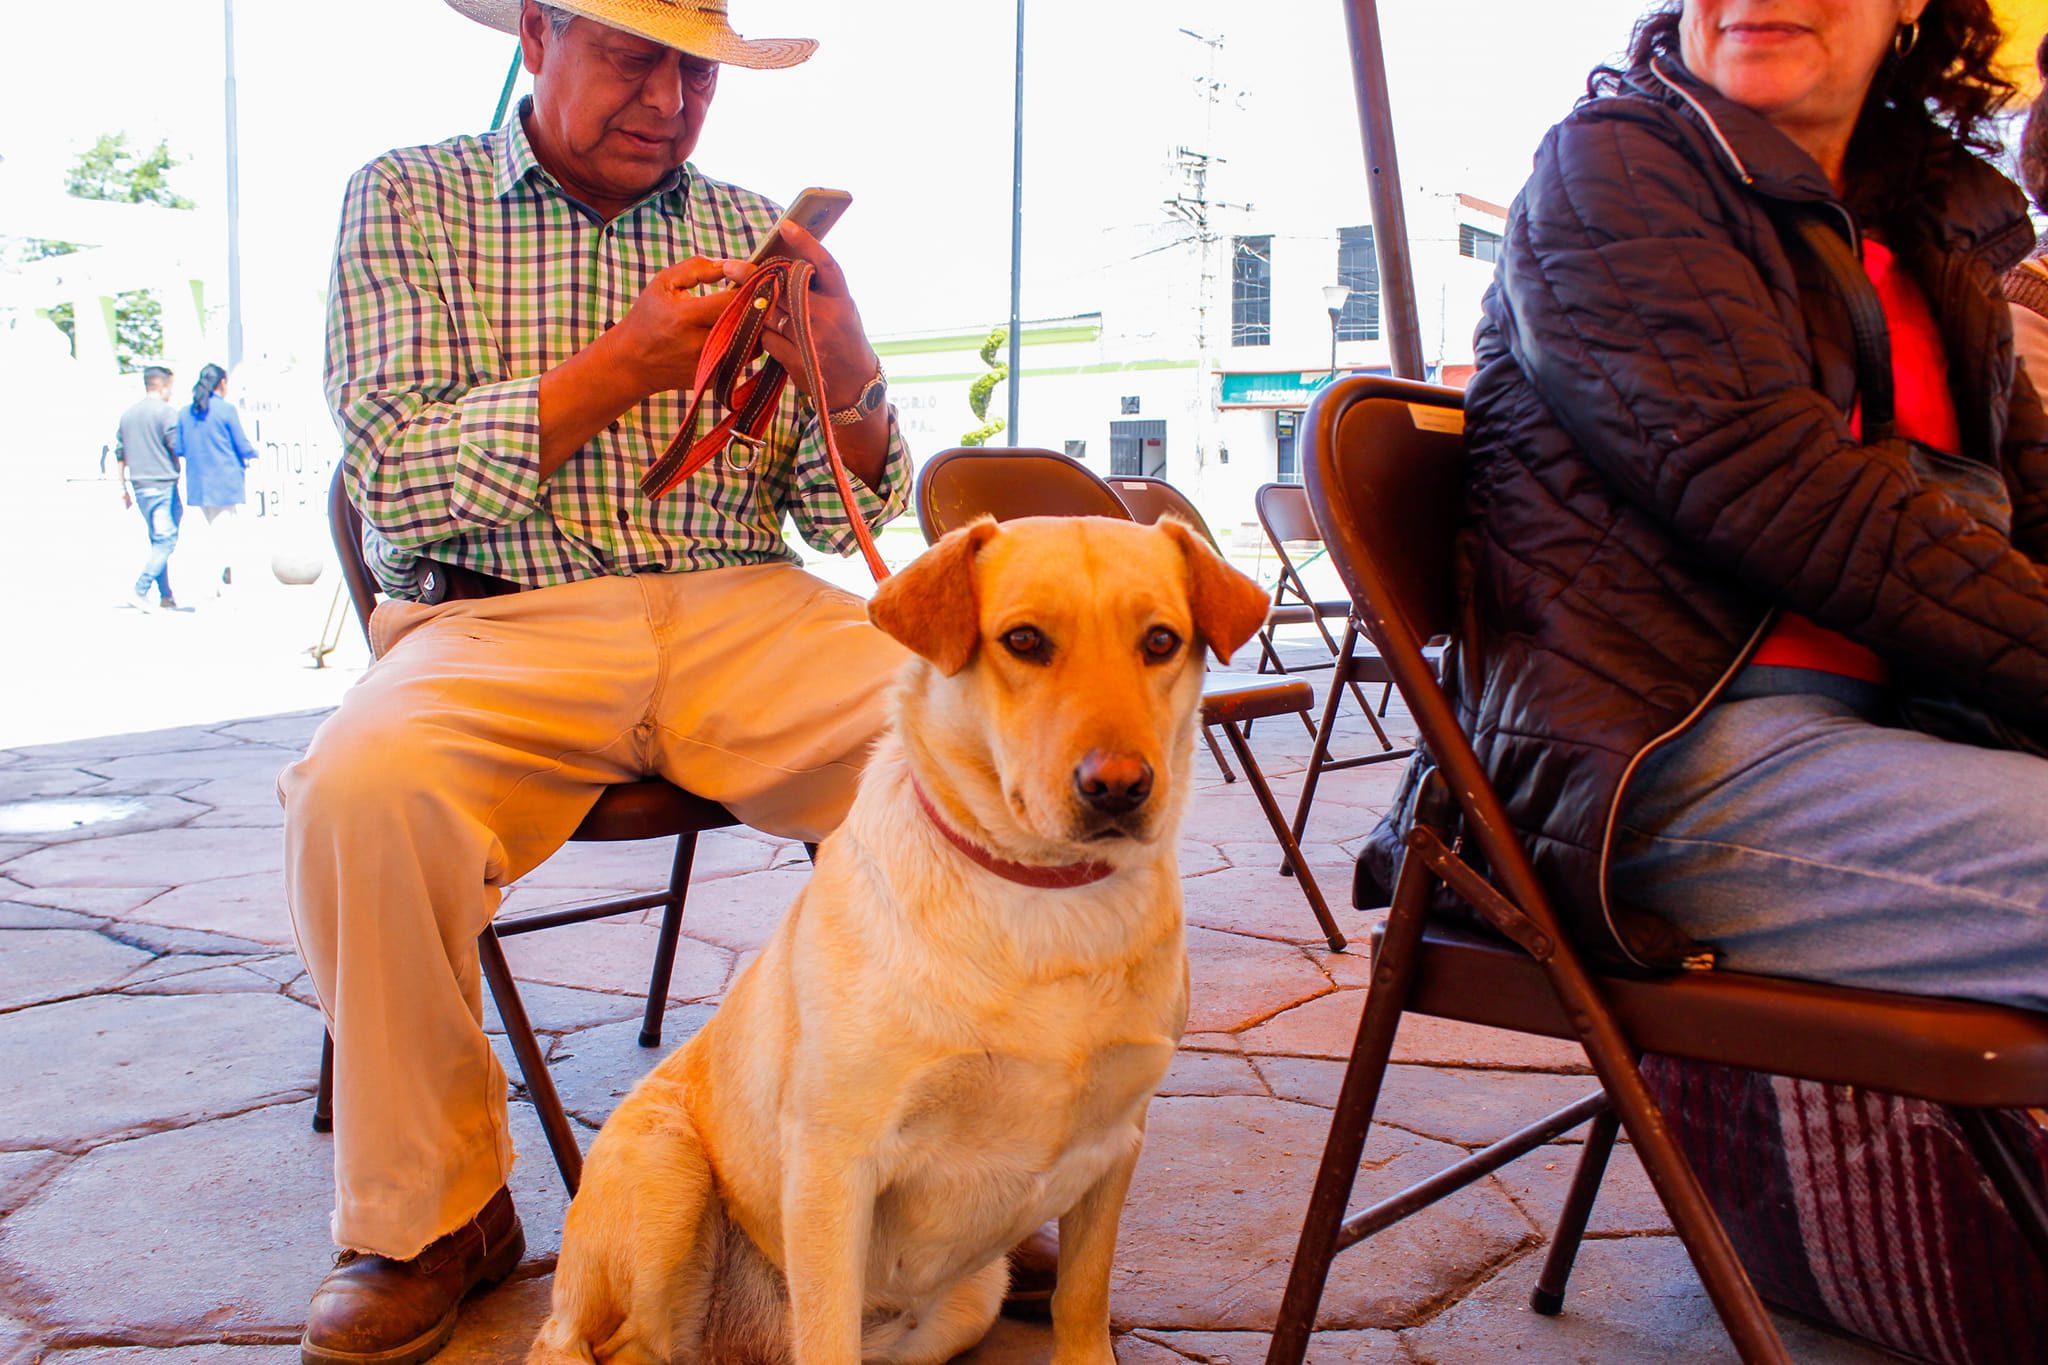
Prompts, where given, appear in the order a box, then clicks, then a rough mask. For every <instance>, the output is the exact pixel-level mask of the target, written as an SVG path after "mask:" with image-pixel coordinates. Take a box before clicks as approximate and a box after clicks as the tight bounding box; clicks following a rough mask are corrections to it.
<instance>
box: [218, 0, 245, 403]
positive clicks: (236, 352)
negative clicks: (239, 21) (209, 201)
mask: <svg viewBox="0 0 2048 1365" xmlns="http://www.w3.org/2000/svg"><path fill="white" fill-rule="evenodd" d="M222 8H223V10H224V12H225V13H224V25H223V31H224V32H225V34H226V38H227V69H228V74H227V81H226V85H227V100H228V115H227V124H228V368H229V369H230V370H232V369H234V368H235V367H236V366H237V365H240V364H241V363H242V172H241V151H240V148H239V147H238V145H237V144H238V137H237V133H236V120H235V0H222Z"/></svg>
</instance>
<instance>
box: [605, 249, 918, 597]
mask: <svg viewBox="0 0 2048 1365" xmlns="http://www.w3.org/2000/svg"><path fill="white" fill-rule="evenodd" d="M813 273H814V272H813V270H812V268H811V263H810V262H809V261H799V260H790V259H777V260H772V261H769V262H767V263H766V264H764V265H762V266H761V268H760V269H758V270H756V271H755V272H754V273H753V274H752V275H750V276H748V277H747V280H746V282H745V283H743V284H741V285H740V287H739V288H738V289H736V290H734V291H733V297H732V301H731V302H730V303H728V304H726V306H725V311H724V312H723V313H720V314H719V315H718V321H717V322H716V323H714V324H713V325H712V328H711V335H710V337H709V338H708V339H707V340H706V341H705V343H704V352H703V354H702V355H701V356H699V357H698V359H697V380H696V392H695V393H693V394H692V395H691V396H690V410H689V411H688V412H687V413H686V414H684V416H683V426H682V430H680V431H678V432H677V433H676V435H675V439H674V440H672V441H670V442H669V443H668V448H667V449H666V450H664V451H663V452H662V453H661V458H660V459H658V460H656V461H655V462H654V463H653V465H651V466H650V467H649V468H648V470H647V472H646V473H645V474H642V475H641V476H640V491H641V492H642V493H645V494H646V495H647V496H648V497H649V498H659V497H662V496H663V495H664V494H666V493H668V492H670V491H671V490H673V489H674V488H675V486H676V485H677V484H679V483H681V482H682V481H683V480H684V479H687V478H689V477H690V475H692V474H694V473H696V472H697V471H698V470H699V469H701V468H703V467H704V466H705V465H706V464H709V463H710V462H711V461H712V460H714V459H716V458H717V457H718V456H720V455H722V454H724V453H725V451H726V450H727V449H728V448H729V447H730V446H731V445H732V443H733V442H735V441H738V442H740V443H741V444H743V445H745V446H747V447H748V448H749V450H750V451H754V452H758V450H759V448H760V446H761V443H762V440H763V436H762V433H763V432H765V431H766V430H767V429H768V424H769V422H771V421H773V420H774V417H775V411H776V409H777V408H778V407H779V406H780V405H781V402H782V390H783V386H784V385H785V384H786V383H787V382H788V380H789V374H788V372H787V371H786V370H784V369H783V368H782V366H781V364H780V363H779V362H777V361H776V360H775V359H773V358H772V357H770V356H768V355H767V354H766V353H765V350H764V348H763V347H762V345H761V334H762V333H763V332H764V331H765V330H767V326H768V318H769V315H770V314H771V313H772V312H773V311H774V310H775V307H776V305H778V304H780V305H781V306H782V307H783V309H784V310H785V311H786V312H787V313H788V315H789V330H790V337H789V339H790V340H791V341H792V342H794V343H795V345H796V348H797V352H798V354H799V355H801V356H802V357H803V365H804V378H805V380H806V382H807V386H808V387H809V389H810V392H811V394H812V395H813V399H814V403H815V406H816V407H817V410H818V431H819V434H820V435H822V436H823V437H824V440H825V456H826V458H827V459H828V460H829V461H830V462H831V465H832V481H833V483H835V484H836V485H838V488H839V500H840V502H841V503H842V504H843V505H844V506H845V508H846V519H847V520H848V521H849V522H851V523H852V524H853V534H854V539H856V540H858V541H859V542H860V551H861V555H862V556H863V557H864V558H865V559H866V560H867V563H868V572H870V573H872V574H873V575H874V576H875V581H876V582H877V583H879V582H881V581H882V580H883V579H885V578H887V577H888V576H889V568H888V566H887V565H885V564H884V563H882V556H881V552H880V551H878V550H876V549H875V537H874V534H873V533H872V532H871V531H869V530H868V524H867V522H866V521H865V520H864V519H863V518H862V517H861V515H860V512H859V509H858V508H857V507H856V505H855V503H854V499H853V483H852V481H851V479H850V478H849V477H848V476H847V473H846V462H845V461H844V460H842V459H841V458H840V455H839V439H838V437H837V436H835V435H834V434H833V424H832V418H831V416H830V414H829V413H827V412H826V410H825V381H824V376H823V373H822V372H821V370H820V368H819V365H818V348H817V343H816V341H815V340H814V339H813V338H812V336H811V299H810V294H811V276H812V274H813ZM757 359H758V360H759V361H760V362H761V363H760V365H759V366H758V367H757V368H755V369H754V370H753V371H752V373H751V374H749V373H748V367H749V366H751V365H753V363H754V361H755V360H757ZM742 376H744V378H742ZM707 395H708V396H709V397H711V398H712V399H714V400H715V401H716V402H717V403H718V405H719V406H720V407H722V408H724V409H725V416H724V417H723V418H721V419H720V420H719V422H718V425H716V426H714V427H712V428H711V430H709V431H707V432H705V433H704V435H703V437H702V438H700V439H698V440H696V441H692V440H691V439H690V433H691V432H693V431H695V430H696V429H697V413H698V411H699V410H700V409H701V408H702V407H703V405H704V400H705V398H706V396H707ZM749 460H750V462H751V455H750V456H749Z"/></svg>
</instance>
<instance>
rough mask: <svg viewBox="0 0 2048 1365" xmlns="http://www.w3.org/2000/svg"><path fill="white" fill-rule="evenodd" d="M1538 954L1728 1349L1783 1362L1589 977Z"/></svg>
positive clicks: (1724, 1235) (1772, 1330)
mask: <svg viewBox="0 0 2048 1365" xmlns="http://www.w3.org/2000/svg"><path fill="white" fill-rule="evenodd" d="M1539 960H1541V961H1542V962H1543V966H1544V969H1545V974H1546V975H1547V976H1549V978H1550V984H1551V987H1552V989H1553V990H1555V991H1556V992H1557V1001H1558V1004H1559V1005H1560V1006H1562V1007H1563V1009H1564V1012H1565V1016H1566V1017H1567V1018H1568V1019H1570V1020H1571V1021H1572V1023H1573V1026H1574V1029H1575V1030H1576V1032H1577V1034H1578V1040H1579V1045H1580V1046H1581V1047H1583V1048H1585V1050H1586V1058H1587V1060H1588V1061H1590V1062H1592V1064H1593V1074H1594V1075H1596V1076H1598V1077H1599V1078H1600V1084H1601V1086H1602V1087H1603V1088H1605V1090H1606V1091H1607V1098H1608V1100H1609V1101H1610V1102H1611V1103H1612V1104H1613V1105H1614V1111H1615V1114H1616V1115H1617V1117H1619V1118H1620V1120H1621V1126H1622V1128H1623V1129H1624V1130H1626V1131H1627V1133H1628V1136H1629V1141H1630V1142H1632V1143H1633V1144H1635V1149H1636V1157H1637V1159H1638V1160H1640V1161H1641V1162H1642V1163H1643V1173H1644V1174H1645V1175H1647V1176H1648V1177H1649V1178H1650V1184H1651V1186H1652V1187H1653V1188H1654V1189H1655V1190H1656V1191H1657V1198H1658V1199H1659V1200H1660V1201H1661V1202H1662V1203H1663V1205H1664V1211H1665V1212H1666V1213H1667V1214H1669V1215H1670V1216H1671V1226H1672V1230H1673V1231H1675V1232H1676V1233H1677V1234H1678V1240H1679V1241H1680V1242H1682V1243H1684V1245H1685V1251H1686V1254H1687V1255H1688V1256H1690V1257H1691V1258H1692V1264H1693V1269H1694V1270H1695V1271H1697V1272H1698V1273H1699V1277H1700V1283H1701V1284H1703V1285H1704V1286H1705V1287H1706V1290H1707V1297H1708V1298H1709V1299H1710V1300H1712V1302H1713V1305H1714V1311H1715V1312H1716V1313H1717V1314H1719V1316H1720V1318H1721V1325H1722V1326H1723V1327H1725V1328H1727V1330H1728V1336H1729V1338H1730V1339H1731V1340H1732V1341H1733V1342H1734V1343H1735V1350H1736V1353H1737V1354H1738V1355H1740V1356H1741V1357H1742V1359H1743V1360H1744V1361H1745V1362H1757V1361H1768V1362H1773V1363H1774V1365H1776V1363H1777V1362H1787V1363H1789V1361H1790V1360H1791V1357H1790V1356H1788V1355H1786V1354H1785V1343H1784V1341H1783V1340H1782V1339H1780V1338H1779V1336H1778V1329H1777V1327H1776V1326H1775V1325H1774V1324H1773V1323H1772V1322H1771V1317H1770V1314H1769V1313H1767V1312H1765V1311H1764V1305H1763V1300H1762V1299H1759V1298H1758V1297H1757V1294H1756V1286H1755V1285H1753V1284H1751V1283H1750V1281H1749V1272H1748V1271H1746V1270H1744V1269H1743V1268H1742V1261H1741V1260H1740V1259H1739V1258H1738V1257H1737V1256H1736V1254H1735V1246H1734V1244H1733V1243H1732V1242H1730V1241H1729V1240H1728V1229H1727V1228H1725V1227H1723V1226H1722V1225H1721V1220H1720V1218H1719V1217H1718V1216H1716V1215H1715V1213H1714V1209H1713V1206H1712V1205H1711V1204H1709V1203H1708V1202H1707V1194H1706V1191H1705V1190H1703V1189H1701V1188H1700V1182H1699V1176H1698V1175H1697V1174H1696V1173H1695V1172H1694V1171H1693V1168H1692V1163H1691V1162H1689V1161H1688V1160H1686V1156H1685V1153H1684V1151H1683V1150H1681V1149H1680V1147H1679V1145H1678V1139H1677V1138H1676V1137H1675V1136H1673V1134H1672V1131H1671V1126H1670V1125H1669V1124H1668V1123H1666V1122H1665V1120H1664V1114H1663V1111H1661V1110H1660V1109H1658V1107H1657V1102H1656V1100H1654V1099H1652V1098H1651V1096H1650V1091H1649V1087H1648V1086H1647V1085H1645V1084H1644V1083H1643V1073H1642V1071H1641V1070H1640V1069H1639V1066H1638V1062H1637V1058H1636V1055H1635V1052H1634V1050H1633V1049H1632V1048H1631V1047H1630V1046H1629V1043H1628V1040H1627V1038H1626V1037H1624V1036H1623V1035H1622V1032H1621V1029H1620V1026H1619V1025H1618V1024H1616V1022H1615V1020H1614V1016H1613V1015H1612V1014H1611V1013H1610V1012H1609V1011H1608V1010H1607V1008H1606V1005H1605V1004H1604V1002H1602V1001H1601V999H1600V996H1599V992H1598V991H1597V990H1596V989H1595V987H1594V985H1593V983H1592V980H1591V978H1589V977H1588V976H1587V975H1586V973H1585V969H1584V968H1583V967H1581V966H1580V965H1579V964H1578V962H1577V961H1576V959H1572V958H1566V957H1550V958H1547V959H1539Z"/></svg>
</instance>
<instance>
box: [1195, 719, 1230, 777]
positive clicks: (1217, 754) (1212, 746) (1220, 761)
mask: <svg viewBox="0 0 2048 1365" xmlns="http://www.w3.org/2000/svg"><path fill="white" fill-rule="evenodd" d="M1202 738H1203V739H1205V740H1207V741H1208V742H1209V756H1210V757H1211V758H1213V759H1215V760H1216V766H1217V767H1218V768H1221V769H1222V770H1223V780H1224V781H1225V782H1235V781H1237V774H1236V773H1234V772H1232V771H1231V770H1230V760H1229V759H1227V758H1225V757H1224V756H1223V746H1222V745H1220V744H1218V743H1217V742H1216V727H1214V726H1213V725H1204V726H1203V727H1202Z"/></svg>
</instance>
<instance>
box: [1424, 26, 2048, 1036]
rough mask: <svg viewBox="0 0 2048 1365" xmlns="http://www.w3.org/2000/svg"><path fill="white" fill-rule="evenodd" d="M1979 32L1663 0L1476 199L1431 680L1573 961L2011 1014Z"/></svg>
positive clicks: (2013, 646) (2022, 642)
mask: <svg viewBox="0 0 2048 1365" xmlns="http://www.w3.org/2000/svg"><path fill="white" fill-rule="evenodd" d="M1998 39H1999V34H1998V30H1997V27H1996V24H1995V23H1994V21H1993V20H1992V18H1991V16H1990V13H1989V10H1988V7H1987V5H1986V3H1985V0H1684V4H1683V6H1682V8H1679V7H1672V8H1670V9H1669V10H1668V11H1663V12H1658V13H1655V14H1652V15H1651V16H1649V17H1648V18H1646V19H1645V20H1644V21H1643V22H1642V24H1640V25H1639V26H1638V29H1637V33H1636V37H1635V41H1634V44H1633V50H1632V52H1631V57H1630V62H1629V66H1628V69H1627V70H1625V71H1622V70H1612V69H1604V68H1603V69H1602V70H1601V71H1598V72H1596V73H1595V75H1594V80H1593V82H1592V85H1591V88H1590V91H1589V96H1588V98H1587V100H1586V101H1585V102H1584V103H1582V104H1581V105H1580V107H1579V108H1578V109H1577V110H1576V111H1575V112H1574V113H1573V114H1572V115H1571V117H1569V118H1568V119H1566V120H1565V121H1564V122H1563V123H1561V124H1559V125H1558V126H1557V127H1556V128H1555V129H1553V130H1552V131H1551V133H1550V134H1549V136H1548V137H1547V139H1546V140H1545V141H1544V143H1543V145H1542V147H1541V149H1540V150H1539V152H1538V154H1537V157H1536V161H1535V167H1534V173H1533V174H1532V176H1531V177H1530V179H1529V182H1528V184H1527V186H1526V187H1525V188H1524V189H1523V191H1522V193H1521V195H1520V196H1519V197H1518V198H1517V200H1516V202H1515V205H1514V208H1513V210H1512V212H1511V214H1510V217H1509V222H1508V231H1507V239H1506V241H1505V242H1504V243H1503V250H1502V255H1501V258H1500V264H1499V267H1498V274H1497V276H1496V280H1495V284H1494V286H1493V288H1492V290H1491V291H1490V292H1489V294H1488V296H1487V299H1486V304H1485V318H1484V321H1483V322H1482V324H1481V326H1480V329H1479V337H1478V350H1479V361H1480V369H1479V373H1478V374H1477V376H1476V377H1475V379H1474V381H1473V383H1472V386H1471V389H1470V392H1469V394H1468V398H1467V412H1468V425H1467V434H1468V440H1469V444H1470V448H1471V451H1472V456H1473V460H1474V483H1473V491H1472V507H1471V511H1472V514H1473V518H1474V525H1473V528H1472V530H1471V532H1470V533H1469V535H1468V539H1467V542H1466V544H1465V547H1464V548H1465V565H1466V571H1467V573H1468V574H1469V578H1468V579H1467V581H1466V582H1465V584H1464V587H1465V589H1466V592H1467V594H1468V604H1469V605H1468V616H1469V617H1470V618H1471V624H1470V628H1469V630H1468V632H1467V638H1466V639H1465V640H1464V641H1463V643H1462V652H1461V654H1460V655H1459V656H1458V657H1457V658H1456V659H1455V660H1454V663H1453V674H1452V676H1453V681H1454V684H1455V692H1456V695H1457V697H1458V699H1459V706H1460V710H1461V713H1462V719H1463V720H1464V721H1465V723H1466V725H1467V726H1468V728H1469V730H1470V732H1471V733H1472V735H1473V737H1474V741H1475V745H1476V747H1477V748H1478V750H1479V753H1480V757H1481V759H1482V760H1483V761H1484V762H1485V763H1486V764H1487V765H1488V768H1489V771H1490V772H1491V773H1492V775H1493V777H1494V780H1495V782H1496V785H1498V786H1499V787H1500V789H1501V791H1502V793H1503V795H1504V796H1505V797H1506V798H1507V799H1508V802H1509V805H1510V808H1511V811H1512V812H1513V814H1514V816H1515V819H1516V821H1517V824H1518V825H1519V826H1520V828H1521V830H1522V832H1523V834H1524V836H1525V837H1526V838H1527V840H1528V841H1529V844H1530V847H1531V849H1532V852H1533V853H1534V854H1535V857H1536V859H1537V863H1538V866H1539V868H1540V869H1541V871H1542V872H1543V874H1544V876H1545V878H1546V880H1547V882H1548V884H1549V886H1550V888H1551V890H1552V892H1553V894H1555V895H1556V896H1557V897H1558V899H1559V901H1560V908H1561V909H1562V910H1563V911H1564V912H1565V913H1566V914H1567V915H1576V916H1577V927H1578V929H1579V930H1580V931H1581V937H1582V938H1584V939H1585V940H1586V941H1587V942H1589V943H1590V944H1591V945H1592V946H1593V947H1594V948H1595V949H1596V950H1598V951H1601V952H1602V953H1603V954H1604V955H1605V956H1606V957H1608V958H1609V959H1610V960H1611V961H1614V962H1617V963H1620V964H1623V965H1633V966H1636V967H1640V968H1649V969H1657V968H1671V967H1676V966H1681V965H1684V966H1693V967H1703V966H1708V965H1711V964H1712V963H1714V962H1716V961H1718V962H1721V963H1724V964H1725V965H1727V966H1729V967H1731V968H1735V969H1738V970H1742V971H1750V972H1759V973H1765V974H1771V975H1783V976H1798V977H1807V978H1812V979H1819V980H1828V981H1836V982H1844V983H1849V984H1856V985H1864V986H1870V987H1877V988H1884V989H1892V990H1902V991H1912V992H1920V993H1931V994H1942V995H1957V996H1967V997H1975V998H1979V999H1986V1000H1994V1001H2003V1002H2007V1003H2011V1004H2016V1005H2021V1006H2025V1007H2029V1008H2034V1009H2048V759H2044V758H2043V757H2041V756H2040V753H2041V750H2040V748H2039V747H2038V746H2039V745H2040V743H2041V741H2042V739H2043V737H2044V736H2048V567H2044V564H2048V421H2044V418H2043V414H2042V409H2041V405H2040V402H2039V401H2038V400H2037V398H2036V396H2035V394H2034V390H2033V387H2032V385H2031V384H2030V383H2029V382H2028V381H2027V379H2026V377H2025V376H2024V374H2019V375H2016V374H2015V370H2014V363H2013V348H2012V329H2011V323H2010V319H2009V317H2008V314H2007V310H2006V307H2005V304H2004V302H2003V300H2002V298H2001V297H2000V295H1999V292H1998V276H1999V273H2000V272H2001V271H2003V270H2005V269H2006V268H2008V267H2010V266H2011V265H2012V264H2014V263H2015V262H2016V261H2018V260H2019V259H2021V258H2022V257H2023V256H2024V255H2025V254H2026V252H2027V250H2028V248H2029V247H2030V246H2031V245H2032V241H2033V233H2032V230H2031V228H2030V227H2029V225H2028V222H2027V217H2026V212H2025V210H2026V205H2025V202H2024V200H2023V199H2022V197H2021V196H2020V194H2019V193H2018V191H2017V190H2016V189H2015V188H2014V187H2013V186H2012V185H2011V184H2010V183H2009V182H2008V181H2007V180H2005V179H2004V178H2003V177H2002V176H2000V175H1999V174H1997V173H1996V172H1995V171H1994V170H1992V169H1991V167H1990V166H1989V165H1988V164H1986V163H1985V162H1984V161H1983V160H1982V159H1980V157H1979V156H1978V155H1977V154H1976V153H1978V152H1981V151H1984V150H1986V149H1987V148H1988V144H1987V142H1986V141H1985V133H1986V130H1987V128H1988V119H1989V118H1990V116H1991V115H1993V114H1995V113H1996V111H1997V110H1998V108H1999V107H2000V106H2001V104H2002V103H2003V102H2004V101H2005V100H2006V99H2007V98H2008V97H2009V96H2010V95H2011V94H2012V90H2011V88H2010V87H2009V86H2008V85H2006V84H2005V83H2004V82H2003V81H2002V80H2001V79H1999V78H1998V77H1997V76H1996V75H1995V74H1994V70H1993V67H1992V54H1993V52H1994V50H1995V48H1996V46H1997V43H1998ZM1859 309H1861V310H1863V315H1864V316H1865V317H1866V318H1868V317H1869V316H1871V315H1872V314H1873V313H1876V312H1878V310H1881V316H1882V319H1883V322H1884V324H1885V326H1884V328H1883V329H1882V330H1883V331H1886V332H1888V334H1889V337H1888V340H1889V347H1888V350H1889V354H1888V356H1887V355H1886V354H1885V350H1886V348H1885V346H1884V342H1883V338H1882V337H1880V338H1879V339H1878V340H1877V342H1876V343H1875V345H1874V346H1873V344H1872V343H1870V342H1868V341H1866V343H1865V344H1864V345H1863V347H1862V348H1861V352H1860V354H1861V360H1860V363H1859V346H1858V342H1857V332H1856V327H1855V319H1856V318H1857V316H1858V310H1859ZM1859 369H1860V370H1861V373H1860V374H1859ZM1887 372H1888V373H1889V376H1890V379H1891V385H1890V387H1891V389H1892V391H1893V397H1892V402H1891V409H1892V415H1891V417H1890V419H1889V420H1887V417H1886V413H1885V412H1884V407H1885V404H1884V401H1883V396H1882V394H1881V392H1880V390H1881V388H1882V387H1883V385H1882V379H1883V377H1884V374H1885V373H1887ZM1866 409H1867V411H1866ZM2029 750H2032V751H2031V752H2029Z"/></svg>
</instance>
